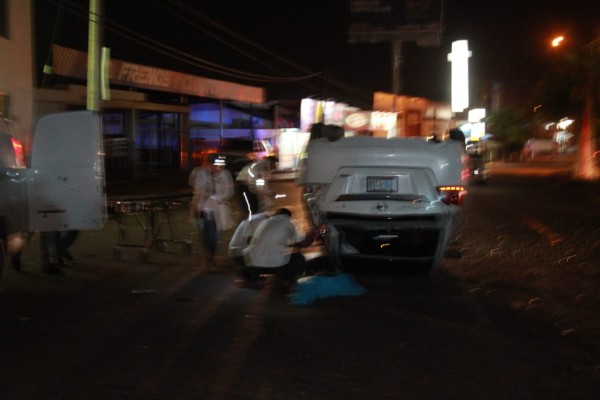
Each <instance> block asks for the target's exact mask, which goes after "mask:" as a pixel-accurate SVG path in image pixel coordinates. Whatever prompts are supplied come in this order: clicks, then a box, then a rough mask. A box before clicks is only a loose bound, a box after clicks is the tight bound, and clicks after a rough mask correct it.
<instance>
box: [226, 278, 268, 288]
mask: <svg viewBox="0 0 600 400" xmlns="http://www.w3.org/2000/svg"><path fill="white" fill-rule="evenodd" d="M233 284H234V285H235V286H237V287H239V288H240V289H260V288H261V287H262V286H261V284H260V283H259V282H257V281H250V280H248V279H236V280H235V281H233Z"/></svg>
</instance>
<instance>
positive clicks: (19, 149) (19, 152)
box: [10, 138, 26, 168]
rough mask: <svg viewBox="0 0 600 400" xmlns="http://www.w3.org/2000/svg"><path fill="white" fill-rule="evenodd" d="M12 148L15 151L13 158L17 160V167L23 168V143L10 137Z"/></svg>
mask: <svg viewBox="0 0 600 400" xmlns="http://www.w3.org/2000/svg"><path fill="white" fill-rule="evenodd" d="M10 141H11V143H12V147H13V150H14V151H15V158H16V161H17V167H18V168H25V166H26V165H25V152H24V151H23V145H22V144H21V141H20V140H18V139H15V138H10Z"/></svg>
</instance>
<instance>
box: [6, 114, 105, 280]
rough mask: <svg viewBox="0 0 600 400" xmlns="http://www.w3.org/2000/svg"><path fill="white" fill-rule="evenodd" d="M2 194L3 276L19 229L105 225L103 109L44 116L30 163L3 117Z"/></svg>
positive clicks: (27, 230) (88, 227)
mask: <svg viewBox="0 0 600 400" xmlns="http://www.w3.org/2000/svg"><path fill="white" fill-rule="evenodd" d="M0 194H1V195H0V276H1V274H2V270H3V267H4V264H5V255H6V253H7V249H8V248H9V245H12V243H10V240H11V238H14V237H15V234H18V233H19V232H35V231H38V232H47V231H66V230H88V229H100V228H102V227H103V225H104V223H105V221H106V194H105V181H104V165H103V154H102V124H101V118H100V115H99V114H98V113H95V112H91V111H73V112H66V113H58V114H49V115H46V116H44V117H42V118H40V119H39V121H38V123H37V125H36V128H35V134H34V137H33V144H32V151H31V162H30V165H29V166H28V167H26V166H25V162H24V157H23V151H22V148H21V144H20V143H19V142H18V141H17V140H15V138H14V137H13V136H12V135H11V134H10V131H9V126H8V124H7V123H6V122H5V121H4V120H2V119H0ZM11 247H13V246H11ZM16 250H18V249H16Z"/></svg>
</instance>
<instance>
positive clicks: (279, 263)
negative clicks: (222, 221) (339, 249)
mask: <svg viewBox="0 0 600 400" xmlns="http://www.w3.org/2000/svg"><path fill="white" fill-rule="evenodd" d="M291 216H292V213H291V212H290V210H288V209H287V208H280V209H278V210H277V211H275V213H274V214H273V216H271V217H269V218H267V219H265V220H263V221H261V222H260V224H259V225H258V227H257V228H256V231H255V232H254V235H253V236H252V238H251V239H250V244H249V245H248V247H246V248H245V249H244V250H243V251H242V255H243V258H244V265H243V266H242V267H241V268H240V270H239V274H240V275H241V276H242V277H244V278H245V279H246V281H247V282H252V281H254V282H255V281H257V280H259V279H260V275H262V274H270V275H276V276H277V277H278V278H280V279H281V280H282V281H284V282H290V281H292V282H293V281H294V280H295V278H297V277H298V276H300V275H302V273H303V272H304V267H305V259H304V256H303V255H302V254H301V253H300V252H298V251H294V248H298V247H307V246H309V245H310V244H311V243H312V242H313V240H314V236H313V235H309V237H307V238H305V239H304V240H302V241H299V238H298V233H297V232H296V227H295V226H294V224H293V223H292V221H291Z"/></svg>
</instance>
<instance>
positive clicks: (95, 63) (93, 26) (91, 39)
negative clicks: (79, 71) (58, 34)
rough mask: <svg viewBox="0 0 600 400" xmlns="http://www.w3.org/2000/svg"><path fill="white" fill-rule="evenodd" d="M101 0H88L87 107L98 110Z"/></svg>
mask: <svg viewBox="0 0 600 400" xmlns="http://www.w3.org/2000/svg"><path fill="white" fill-rule="evenodd" d="M101 3H102V0H90V10H89V26H88V66H87V109H88V110H91V111H100V34H101V30H100V29H101V25H100V23H101V19H102V11H101V10H102V4H101Z"/></svg>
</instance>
